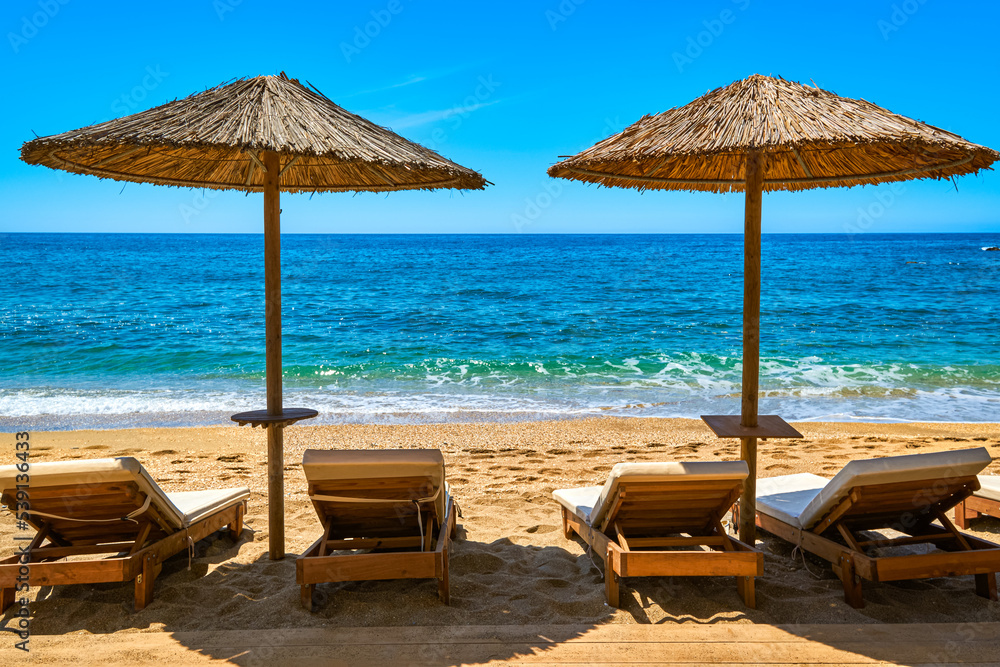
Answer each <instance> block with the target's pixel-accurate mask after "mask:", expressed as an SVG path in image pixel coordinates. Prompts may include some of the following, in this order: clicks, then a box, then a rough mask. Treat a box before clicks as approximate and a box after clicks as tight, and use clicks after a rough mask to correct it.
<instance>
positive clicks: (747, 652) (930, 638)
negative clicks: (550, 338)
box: [0, 623, 1000, 667]
mask: <svg viewBox="0 0 1000 667" xmlns="http://www.w3.org/2000/svg"><path fill="white" fill-rule="evenodd" d="M30 646H31V649H32V650H31V652H30V653H29V654H25V653H23V652H21V651H17V650H15V649H13V642H12V641H11V642H10V643H9V644H7V645H6V646H3V648H0V663H2V664H19V665H35V664H45V665H70V664H79V659H80V656H81V655H86V656H87V659H88V661H89V663H90V664H95V665H96V664H101V665H104V664H129V665H147V664H148V665H152V664H170V665H172V667H180V666H182V665H210V664H217V665H218V664H231V665H244V666H254V665H295V666H299V665H394V664H400V665H402V664H407V665H467V664H468V665H503V664H528V665H566V664H577V665H612V664H614V665H622V664H624V665H695V664H706V663H722V664H727V665H792V664H795V665H801V664H828V665H829V664H837V665H854V664H857V665H868V664H905V665H920V664H937V665H942V664H954V665H970V664H997V661H998V660H1000V657H998V656H1000V624H996V623H962V624H957V623H956V624H950V623H949V624H898V625H890V624H878V625H876V624H872V625H782V626H771V625H751V624H715V625H690V624H684V625H674V624H658V625H602V626H587V625H553V626H537V627H527V626H464V627H456V626H442V627H389V628H308V629H275V630H253V631H250V630H245V631H240V630H231V631H230V630H227V631H198V632H175V633H166V632H164V633H160V632H132V633H118V634H115V635H87V634H71V635H48V636H44V635H43V636H34V637H32V639H31V644H30Z"/></svg>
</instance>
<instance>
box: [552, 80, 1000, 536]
mask: <svg viewBox="0 0 1000 667" xmlns="http://www.w3.org/2000/svg"><path fill="white" fill-rule="evenodd" d="M998 158H1000V154H998V153H997V152H996V151H993V150H991V149H989V148H985V147H983V146H978V145H976V144H973V143H969V142H968V141H965V140H964V139H962V138H961V137H959V136H957V135H955V134H952V133H951V132H946V131H945V130H942V129H939V128H936V127H933V126H931V125H926V124H924V123H920V122H918V121H915V120H912V119H910V118H906V117H904V116H900V115H897V114H894V113H891V112H889V111H886V110H885V109H882V108H881V107H878V106H875V105H874V104H871V103H870V102H866V101H865V100H852V99H847V98H844V97H839V96H837V95H835V94H834V93H831V92H829V91H826V90H821V89H820V88H818V87H815V88H812V87H809V86H803V85H801V84H798V83H794V82H791V81H785V80H784V79H780V78H772V77H768V76H761V75H759V74H755V75H753V76H751V77H749V78H747V79H744V80H742V81H737V82H736V83H733V84H731V85H729V86H726V87H724V88H718V89H716V90H713V91H711V92H709V93H707V94H706V95H704V96H702V97H699V98H698V99H696V100H694V101H693V102H691V103H690V104H687V105H685V106H682V107H676V108H674V109H670V110H669V111H665V112H663V113H661V114H657V115H655V116H644V117H643V118H641V119H640V120H639V121H638V122H636V123H635V124H634V125H631V126H630V127H628V128H626V129H625V131H624V132H622V133H620V134H617V135H615V136H612V137H609V138H608V139H605V140H604V141H602V142H600V143H598V144H596V145H594V146H593V147H591V148H588V149H587V150H585V151H583V152H582V153H579V154H577V155H574V156H573V157H571V158H569V159H567V160H564V161H562V162H559V163H557V164H555V165H553V166H552V167H550V168H549V175H550V176H556V177H560V178H568V179H575V180H579V181H584V182H586V183H597V184H600V185H606V186H617V187H624V188H636V189H638V190H701V191H707V192H744V193H745V195H746V210H745V219H744V239H743V242H744V265H743V267H744V274H743V399H742V409H741V415H740V416H739V417H735V416H732V417H731V416H720V415H713V416H706V417H704V419H705V421H706V423H707V424H708V425H709V427H710V428H712V430H713V431H715V433H716V434H717V435H719V436H720V437H738V438H740V439H741V443H742V446H741V455H742V458H743V459H744V460H746V462H747V463H748V464H749V466H750V477H749V479H748V480H747V483H746V485H745V486H744V489H743V496H742V499H741V501H740V539H742V540H744V541H747V542H751V543H752V540H753V539H754V533H755V530H754V528H755V526H754V510H755V505H756V503H755V497H756V460H757V438H760V437H763V438H768V437H771V438H775V437H801V436H800V435H799V434H798V433H797V432H796V431H795V430H794V429H793V428H791V427H790V426H789V425H788V424H787V423H785V422H784V420H782V419H781V418H780V417H778V416H776V415H761V416H760V417H758V415H757V383H758V370H759V346H760V335H759V330H760V233H761V226H760V215H761V199H762V197H761V194H762V192H764V191H773V190H805V189H808V188H828V187H835V186H844V187H850V186H853V185H867V184H875V183H888V182H892V181H906V180H911V179H916V178H939V179H942V178H950V177H952V176H959V175H963V174H971V173H975V172H977V171H979V170H981V169H987V168H989V165H990V164H992V163H993V162H994V161H996V160H997V159H998Z"/></svg>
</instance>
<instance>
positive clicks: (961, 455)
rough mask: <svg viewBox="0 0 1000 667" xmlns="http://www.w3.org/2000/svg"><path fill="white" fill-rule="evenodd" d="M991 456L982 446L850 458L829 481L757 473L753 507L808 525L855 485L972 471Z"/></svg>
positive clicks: (802, 475) (794, 523)
mask: <svg viewBox="0 0 1000 667" xmlns="http://www.w3.org/2000/svg"><path fill="white" fill-rule="evenodd" d="M990 461H991V459H990V455H989V452H987V451H986V448H985V447H977V448H975V449H961V450H958V451H953V452H934V453H933V454H910V455H908V456H888V457H886V458H881V459H869V460H865V461H850V462H848V463H847V465H845V466H844V468H843V469H842V470H841V471H840V472H838V473H837V474H836V476H834V478H833V479H831V480H829V481H827V480H826V479H824V478H822V477H819V476H817V475H812V474H810V473H800V474H798V475H784V476H782V477H771V478H767V479H761V480H759V481H758V482H757V510H758V511H759V512H763V513H764V514H767V515H768V516H772V517H774V518H776V519H779V520H781V521H784V522H785V523H788V524H791V525H792V526H795V527H796V528H802V529H808V528H811V527H812V526H814V525H816V524H817V523H819V521H820V520H821V519H822V518H823V517H824V516H826V514H827V513H829V512H830V510H832V509H833V508H834V507H835V506H836V504H837V503H839V502H840V501H841V500H843V499H844V498H845V497H846V496H847V494H848V493H850V491H851V489H853V488H855V487H858V486H870V485H876V484H892V483H894V482H912V481H916V480H924V479H926V480H936V479H949V478H955V477H965V476H970V475H975V474H976V473H978V472H979V471H980V470H982V469H983V468H985V467H986V466H988V465H989V464H990Z"/></svg>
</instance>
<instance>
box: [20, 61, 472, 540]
mask: <svg viewBox="0 0 1000 667" xmlns="http://www.w3.org/2000/svg"><path fill="white" fill-rule="evenodd" d="M307 83H308V82H307ZM21 159H22V160H24V161H25V162H27V163H29V164H41V165H45V166H47V167H52V168H53V169H63V170H65V171H69V172H73V173H78V174H93V175H95V176H98V177H100V178H112V179H115V180H120V181H134V182H138V183H155V184H157V185H173V186H181V187H195V188H212V189H218V190H242V191H244V192H263V193H264V268H265V297H266V298H265V301H266V309H265V319H266V334H267V336H266V340H267V409H266V410H257V411H252V412H246V413H240V414H238V415H234V416H233V420H234V421H237V422H239V423H240V424H250V425H251V426H261V427H263V428H266V429H267V441H268V504H269V507H268V513H269V516H268V521H269V532H270V536H269V538H270V543H269V552H270V556H271V558H272V559H279V558H283V557H284V554H285V546H284V544H285V537H284V532H285V531H284V492H283V487H284V479H283V460H282V459H283V451H282V429H283V428H284V427H285V426H288V425H290V424H292V423H294V422H296V421H298V420H300V419H307V418H310V417H314V416H316V414H317V413H316V411H315V410H309V409H302V408H300V409H295V408H285V407H283V405H282V399H281V249H280V233H281V232H280V219H279V218H280V213H281V209H280V206H279V192H280V191H285V192H343V191H352V192H390V191H395V190H434V189H438V188H454V189H459V190H481V189H483V188H484V187H485V186H486V184H487V181H486V180H485V179H484V178H483V177H482V176H481V175H480V174H478V173H477V172H475V171H472V170H471V169H467V168H465V167H462V166H460V165H458V164H456V163H454V162H451V161H450V160H447V159H445V158H443V157H441V156H440V155H438V154H437V153H435V152H433V151H431V150H428V149H427V148H424V147H423V146H420V145H419V144H415V143H413V142H410V141H407V140H406V139H404V138H402V137H400V136H399V135H397V134H395V133H393V132H392V131H390V130H388V129H386V128H384V127H379V126H378V125H375V124H374V123H371V122H369V121H367V120H365V119H364V118H361V117H359V116H355V115H354V114H351V113H349V112H347V111H345V110H344V109H342V108H340V107H339V106H337V105H336V104H334V103H333V102H331V101H330V100H329V99H328V98H326V97H325V96H324V95H323V94H322V93H320V92H319V91H318V90H317V89H316V88H315V87H313V86H312V85H311V84H309V87H306V86H304V85H302V84H301V83H299V81H297V80H296V79H290V78H288V77H286V76H285V73H284V72H282V73H281V75H280V76H258V77H254V78H249V79H236V80H234V81H231V82H227V83H225V84H222V85H219V86H217V87H215V88H211V89H209V90H206V91H204V92H201V93H197V94H194V95H191V96H190V97H187V98H185V99H181V100H175V101H173V102H169V103H167V104H164V105H162V106H158V107H155V108H153V109H149V110H147V111H143V112H140V113H137V114H133V115H131V116H126V117H124V118H119V119H117V120H111V121H108V122H106V123H100V124H98V125H92V126H89V127H84V128H82V129H79V130H74V131H71V132H65V133H63V134H57V135H53V136H48V137H41V138H38V139H35V140H34V141H29V142H28V143H26V144H24V145H23V146H22V147H21Z"/></svg>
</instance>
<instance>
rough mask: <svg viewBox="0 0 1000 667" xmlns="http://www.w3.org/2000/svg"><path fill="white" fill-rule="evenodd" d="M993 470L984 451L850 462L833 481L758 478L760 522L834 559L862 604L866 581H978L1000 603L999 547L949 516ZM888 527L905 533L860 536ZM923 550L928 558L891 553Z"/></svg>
mask: <svg viewBox="0 0 1000 667" xmlns="http://www.w3.org/2000/svg"><path fill="white" fill-rule="evenodd" d="M989 464H990V456H989V453H988V452H987V451H986V449H985V448H983V447H978V448H976V449H967V450H958V451H952V452H935V453H932V454H913V455H909V456H892V457H886V458H880V459H870V460H866V461H851V462H849V463H848V464H847V465H846V466H844V469H843V470H841V471H840V472H839V473H837V475H836V476H835V477H834V478H833V479H830V480H828V479H825V478H823V477H819V476H818V475H812V474H810V473H800V474H797V475H784V476H781V477H772V478H766V479H761V480H758V482H757V515H756V517H755V520H756V523H757V526H758V527H760V528H761V529H763V530H766V531H767V532H769V533H772V534H774V535H777V536H778V537H781V538H782V539H785V540H787V541H789V542H791V543H793V544H795V545H797V546H799V547H801V548H802V549H804V550H806V551H809V552H810V553H813V554H816V555H817V556H819V557H820V558H823V559H825V560H827V561H828V562H830V563H831V565H832V568H833V570H834V572H835V573H836V574H837V575H838V576H839V577H840V579H841V582H842V583H843V586H844V598H845V600H846V601H847V602H848V604H850V605H851V606H854V607H859V608H860V607H863V606H864V600H863V599H862V595H861V580H862V579H867V580H869V581H874V582H877V581H898V580H902V579H926V578H931V577H942V576H956V575H974V576H975V578H976V592H977V593H978V594H979V595H981V596H983V597H986V598H989V599H991V600H996V599H997V585H996V576H995V573H996V572H998V571H1000V545H997V544H993V543H992V542H987V541H986V540H981V539H978V538H976V537H973V536H972V535H967V534H965V533H962V532H960V531H959V530H958V529H957V528H956V526H955V525H954V524H953V523H952V522H951V520H950V519H948V517H947V516H946V514H945V513H946V512H947V511H948V510H950V509H952V508H954V507H956V506H957V505H959V504H960V503H962V502H963V501H965V500H966V499H967V498H969V497H970V496H972V495H973V494H974V493H975V492H976V491H977V490H978V489H979V481H978V480H977V478H976V473H978V472H979V471H980V470H982V469H983V468H985V467H986V466H987V465H989ZM882 529H891V530H894V531H896V532H898V533H901V534H902V535H903V537H891V536H886V535H883V534H882V533H876V537H872V536H871V535H867V536H865V535H861V534H860V533H861V532H862V531H879V530H882ZM919 544H926V545H928V547H930V548H932V549H933V550H932V551H930V552H929V553H922V554H912V553H910V554H906V555H898V554H897V555H892V554H889V551H891V550H894V548H895V547H900V546H913V545H919Z"/></svg>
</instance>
